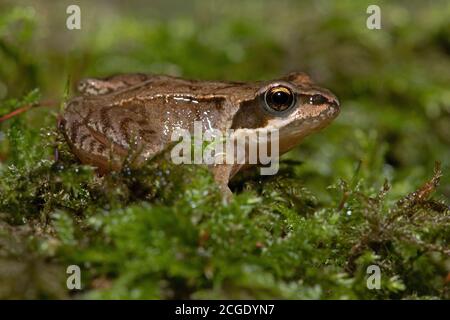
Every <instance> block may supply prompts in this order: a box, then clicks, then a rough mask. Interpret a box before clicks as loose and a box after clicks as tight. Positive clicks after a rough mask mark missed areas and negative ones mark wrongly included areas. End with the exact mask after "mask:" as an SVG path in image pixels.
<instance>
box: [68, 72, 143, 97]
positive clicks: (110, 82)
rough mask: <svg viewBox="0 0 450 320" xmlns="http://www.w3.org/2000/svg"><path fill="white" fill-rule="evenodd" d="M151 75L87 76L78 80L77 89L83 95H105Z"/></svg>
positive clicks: (140, 81)
mask: <svg viewBox="0 0 450 320" xmlns="http://www.w3.org/2000/svg"><path fill="white" fill-rule="evenodd" d="M150 77H151V75H146V74H143V73H134V74H119V75H115V76H112V77H108V78H103V79H95V78H87V79H83V80H81V81H80V82H78V85H77V90H78V92H79V93H81V94H83V95H91V96H97V95H103V94H108V93H112V92H115V91H119V90H123V89H126V88H129V87H132V86H134V85H137V84H140V83H142V82H144V81H146V80H148V79H149V78H150Z"/></svg>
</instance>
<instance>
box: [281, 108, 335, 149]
mask: <svg viewBox="0 0 450 320" xmlns="http://www.w3.org/2000/svg"><path fill="white" fill-rule="evenodd" d="M339 112H340V109H339V105H338V103H337V102H336V103H332V104H330V105H327V106H326V108H325V109H324V110H323V111H321V112H319V113H317V114H314V116H310V117H308V116H304V115H302V116H298V117H293V118H291V121H289V122H288V123H284V125H283V126H281V128H280V129H279V130H280V133H279V136H280V153H284V152H287V151H289V150H290V149H292V148H293V147H295V146H296V145H297V144H299V143H300V142H301V141H302V140H303V138H305V137H306V136H309V135H310V134H312V133H314V132H317V131H319V130H321V129H323V128H325V127H326V126H328V125H329V124H330V123H331V122H332V121H333V120H334V119H335V118H336V117H337V116H338V115H339Z"/></svg>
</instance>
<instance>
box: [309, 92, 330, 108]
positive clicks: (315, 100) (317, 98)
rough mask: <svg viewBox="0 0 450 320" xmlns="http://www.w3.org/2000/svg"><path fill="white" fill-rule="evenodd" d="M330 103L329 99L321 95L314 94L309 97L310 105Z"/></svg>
mask: <svg viewBox="0 0 450 320" xmlns="http://www.w3.org/2000/svg"><path fill="white" fill-rule="evenodd" d="M327 102H328V99H327V98H326V97H324V96H323V95H321V94H314V95H312V96H309V99H308V103H309V104H314V105H320V104H325V103H327Z"/></svg>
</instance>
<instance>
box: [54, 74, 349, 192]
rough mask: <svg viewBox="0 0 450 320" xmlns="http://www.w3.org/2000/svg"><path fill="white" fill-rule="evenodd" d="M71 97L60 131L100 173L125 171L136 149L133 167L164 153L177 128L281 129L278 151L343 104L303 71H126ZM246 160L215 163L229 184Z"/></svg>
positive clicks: (89, 83)
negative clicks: (201, 74)
mask: <svg viewBox="0 0 450 320" xmlns="http://www.w3.org/2000/svg"><path fill="white" fill-rule="evenodd" d="M78 91H79V93H80V95H79V96H77V97H75V98H73V99H71V100H70V101H68V103H67V105H66V108H65V111H64V114H63V115H62V121H61V129H62V130H63V133H64V135H65V137H66V140H67V141H68V143H69V145H70V147H71V149H72V151H73V152H74V154H75V155H76V156H77V157H78V158H79V159H80V161H81V162H83V163H86V164H90V165H93V166H96V167H97V168H98V169H99V171H100V172H101V173H106V172H108V171H111V170H119V169H120V168H121V166H122V164H123V161H124V159H125V158H126V157H127V155H129V154H130V150H131V149H133V150H138V152H137V156H136V158H135V162H134V164H135V165H140V164H142V163H143V162H144V161H146V160H147V159H150V158H151V157H152V156H154V155H155V154H157V153H158V152H160V151H161V150H163V149H164V148H165V147H166V146H167V145H168V144H169V143H170V142H171V134H172V132H173V130H175V129H187V130H189V131H192V130H193V124H194V121H201V123H202V125H203V127H204V130H207V129H211V128H215V129H219V130H221V131H223V132H225V131H226V130H227V129H236V130H258V129H260V128H271V129H278V130H279V145H280V154H283V153H285V152H287V151H289V150H290V149H292V148H293V147H294V146H296V145H297V144H298V143H300V142H301V140H302V139H303V138H304V137H305V136H307V135H309V134H311V133H313V132H316V131H317V130H319V129H321V128H323V127H325V126H326V125H328V124H329V123H330V122H331V121H332V120H333V119H334V118H335V117H336V116H337V115H338V114H339V110H340V108H339V102H338V100H337V98H336V97H335V96H334V95H333V94H332V93H331V92H330V91H328V90H327V89H324V88H321V87H319V86H317V85H315V84H314V83H313V82H312V81H311V79H310V78H309V77H308V76H307V75H306V74H304V73H291V74H289V75H287V76H285V77H282V78H279V79H276V80H271V81H259V82H228V81H196V80H186V79H182V78H178V77H172V76H165V75H147V74H123V75H116V76H113V77H109V78H105V79H86V80H82V81H81V82H80V83H79V85H78ZM242 167H243V165H238V164H223V165H213V166H211V170H212V172H213V174H214V176H215V179H216V181H217V182H218V183H219V184H220V185H222V186H223V187H224V188H226V185H227V183H228V181H229V180H230V179H231V178H232V177H233V176H234V175H235V174H236V172H238V171H239V170H240V169H241V168H242Z"/></svg>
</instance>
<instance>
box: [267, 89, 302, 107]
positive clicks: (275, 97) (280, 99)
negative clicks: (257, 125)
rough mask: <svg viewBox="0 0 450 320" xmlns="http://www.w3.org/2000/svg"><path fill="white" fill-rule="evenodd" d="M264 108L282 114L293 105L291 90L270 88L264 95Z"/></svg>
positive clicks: (293, 98) (293, 99) (293, 97)
mask: <svg viewBox="0 0 450 320" xmlns="http://www.w3.org/2000/svg"><path fill="white" fill-rule="evenodd" d="M264 102H265V104H266V106H267V107H268V108H269V109H270V110H272V111H275V112H283V111H286V110H287V109H289V108H291V107H292V106H293V105H294V104H295V96H294V93H293V92H292V91H291V89H289V88H287V87H284V86H278V87H273V88H270V89H269V90H267V91H266V93H265V94H264Z"/></svg>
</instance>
